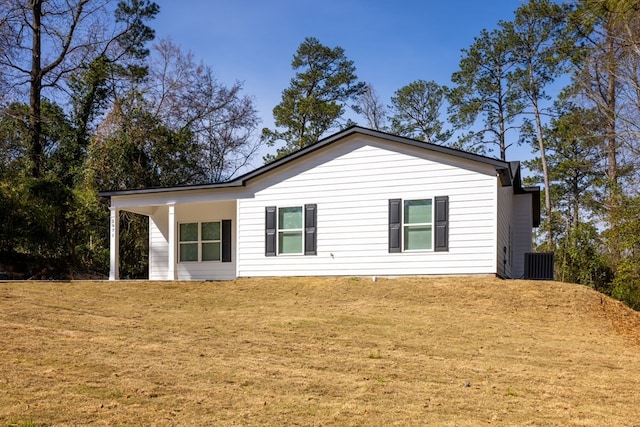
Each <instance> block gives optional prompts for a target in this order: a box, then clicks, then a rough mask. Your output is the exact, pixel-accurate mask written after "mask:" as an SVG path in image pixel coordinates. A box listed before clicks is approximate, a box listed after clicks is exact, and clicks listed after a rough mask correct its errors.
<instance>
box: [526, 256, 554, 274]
mask: <svg viewBox="0 0 640 427" xmlns="http://www.w3.org/2000/svg"><path fill="white" fill-rule="evenodd" d="M524 278H525V279H528V280H553V252H541V253H530V252H528V253H525V254H524Z"/></svg>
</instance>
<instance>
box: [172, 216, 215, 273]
mask: <svg viewBox="0 0 640 427" xmlns="http://www.w3.org/2000/svg"><path fill="white" fill-rule="evenodd" d="M208 222H217V223H219V224H220V240H202V224H203V223H208ZM183 224H198V240H189V241H185V242H182V241H181V240H180V226H181V225H183ZM176 232H177V234H178V238H177V239H176V240H177V244H178V251H177V252H178V253H177V260H178V263H179V264H195V263H212V262H222V220H221V219H213V220H206V221H185V222H179V223H178V227H177V230H176ZM183 243H184V244H189V243H192V244H193V243H196V244H197V245H198V259H197V260H195V261H181V260H180V250H181V246H182V244H183ZM203 243H220V259H219V260H208V261H203V260H202V244H203Z"/></svg>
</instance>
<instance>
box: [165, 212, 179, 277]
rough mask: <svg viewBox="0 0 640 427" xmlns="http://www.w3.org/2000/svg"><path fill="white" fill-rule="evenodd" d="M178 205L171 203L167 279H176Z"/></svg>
mask: <svg viewBox="0 0 640 427" xmlns="http://www.w3.org/2000/svg"><path fill="white" fill-rule="evenodd" d="M176 249H177V245H176V205H175V204H170V205H169V259H168V260H167V264H168V266H167V267H168V268H167V280H176V279H177V277H176Z"/></svg>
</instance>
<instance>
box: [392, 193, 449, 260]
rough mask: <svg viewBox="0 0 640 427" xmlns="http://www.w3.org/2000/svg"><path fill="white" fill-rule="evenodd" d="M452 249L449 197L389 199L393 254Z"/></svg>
mask: <svg viewBox="0 0 640 427" xmlns="http://www.w3.org/2000/svg"><path fill="white" fill-rule="evenodd" d="M432 249H433V250H434V251H448V250H449V197H447V196H443V197H435V198H433V199H431V198H428V199H427V198H425V199H415V200H405V201H404V202H403V201H402V199H391V200H389V252H405V251H421V250H422V251H425V250H432Z"/></svg>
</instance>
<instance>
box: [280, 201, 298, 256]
mask: <svg viewBox="0 0 640 427" xmlns="http://www.w3.org/2000/svg"><path fill="white" fill-rule="evenodd" d="M301 253H302V206H296V207H290V208H278V254H301Z"/></svg>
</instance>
